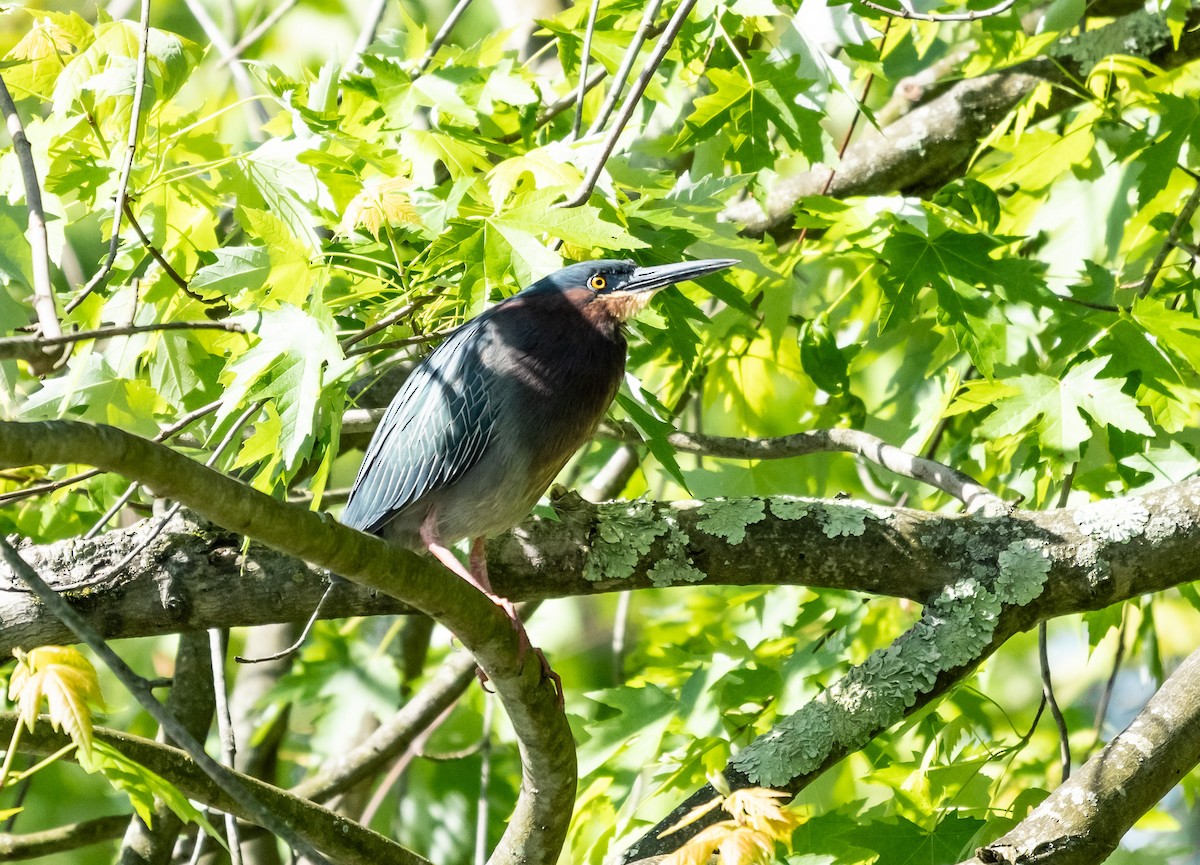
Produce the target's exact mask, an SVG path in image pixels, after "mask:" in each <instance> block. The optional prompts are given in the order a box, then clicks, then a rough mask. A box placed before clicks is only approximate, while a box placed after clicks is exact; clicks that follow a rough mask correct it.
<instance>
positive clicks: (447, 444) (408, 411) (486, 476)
mask: <svg viewBox="0 0 1200 865" xmlns="http://www.w3.org/2000/svg"><path fill="white" fill-rule="evenodd" d="M736 263H737V262H736V261H734V260H733V259H724V258H721V259H709V260H704V261H687V262H681V263H678V264H664V265H657V266H654V267H638V266H637V265H635V264H634V263H633V262H631V261H590V262H583V263H580V264H573V265H571V266H569V267H566V268H563V269H562V270H560V271H558V272H557V273H554V274H551V275H550V276H547V277H545V278H544V279H541V280H538V281H537V282H535V283H534V284H533V285H531V286H529V287H528V288H526V289H524V290H523V291H521V292H519V293H517V294H515V295H513V296H512V297H510V298H507V299H506V300H504V301H501V302H500V303H498V304H496V305H495V306H493V307H492V308H491V309H488V310H487V311H486V312H484V313H483V314H481V315H479V316H477V317H476V318H474V319H472V320H471V321H469V322H467V323H466V324H464V325H463V326H462V327H461V328H459V329H458V330H456V331H455V332H454V333H453V334H451V336H450V337H449V338H448V339H447V340H446V341H445V342H443V343H442V344H441V345H440V346H439V347H438V348H437V349H436V350H434V351H433V353H431V354H430V355H429V356H428V357H427V358H426V359H425V360H424V361H423V362H422V363H421V364H420V365H419V366H417V368H416V369H415V370H414V371H413V372H412V374H411V375H410V376H409V378H408V379H407V380H406V381H405V383H404V385H403V386H402V387H401V388H400V391H399V392H398V393H397V394H396V396H395V398H394V399H393V400H392V402H391V404H390V405H389V406H388V409H387V412H386V414H384V416H383V421H382V422H381V423H380V425H379V428H378V429H377V430H376V431H375V435H374V437H373V438H372V439H371V443H370V445H369V446H368V447H367V454H366V457H365V458H364V459H363V463H362V467H361V468H360V469H359V470H358V477H357V478H356V479H355V481H354V486H353V488H352V489H351V491H350V501H349V503H348V504H347V505H346V510H345V513H344V514H343V516H342V522H343V523H345V524H346V525H348V526H350V527H352V528H355V529H360V530H362V531H365V532H371V533H373V534H377V535H379V536H380V537H382V538H384V539H385V540H388V541H390V542H392V543H395V544H398V545H400V546H403V547H407V548H409V549H413V550H417V551H421V550H428V551H429V552H430V553H432V554H433V555H434V556H435V557H436V558H437V560H438V561H440V562H441V563H442V564H443V565H445V566H446V567H447V568H449V569H450V570H451V571H453V572H454V573H456V574H458V576H460V577H462V578H463V579H464V580H466V581H467V582H468V583H470V584H471V585H473V586H474V587H475V588H477V589H479V590H480V591H482V592H484V593H485V594H487V595H488V597H490V598H491V599H492V600H493V601H495V602H496V603H497V604H498V605H499V606H500V607H501V608H502V609H503V610H504V611H505V613H506V614H507V615H508V616H509V618H510V619H512V621H513V626H514V627H515V628H517V629H518V632H519V634H520V636H521V647H522V652H523V651H524V650H525V648H527V647H528V645H529V643H528V638H527V637H526V636H525V632H524V628H523V627H521V625H520V620H519V619H518V618H517V616H516V612H515V610H514V609H513V606H512V603H511V602H509V601H507V600H505V599H503V598H499V597H497V596H496V595H495V594H494V593H493V592H492V587H491V583H490V582H489V581H488V575H487V564H486V560H485V557H484V548H483V542H484V539H485V537H486V536H488V535H491V534H495V533H498V532H502V531H505V530H507V529H509V528H511V527H512V526H514V525H516V524H517V523H518V522H520V521H521V519H523V518H524V517H525V515H526V514H528V513H529V511H530V509H531V508H532V507H533V505H534V504H535V503H536V502H537V500H538V499H539V498H540V497H541V495H542V493H544V492H545V491H546V488H547V487H548V486H549V485H550V483H551V481H553V480H554V478H555V476H556V475H557V474H558V473H559V471H560V470H561V469H562V467H563V466H564V465H566V463H567V460H569V459H570V458H571V455H572V454H574V453H575V451H576V450H577V449H578V448H579V446H580V445H582V444H583V443H584V442H586V441H587V440H588V439H589V438H590V437H591V435H592V434H593V432H594V431H595V429H596V425H597V424H599V422H600V419H601V418H602V417H603V416H604V412H605V410H606V409H607V408H608V405H609V403H611V402H612V400H613V397H614V396H615V395H616V393H617V388H618V387H619V385H620V383H621V378H622V375H623V374H624V371H625V347H626V345H625V335H624V333H623V332H622V323H623V322H625V321H626V320H627V319H628V318H629V317H630V316H632V315H633V314H634V313H636V312H637V311H638V310H640V309H642V308H643V307H644V306H645V305H646V303H647V302H648V301H649V299H650V296H651V295H652V294H653V293H654V291H655V290H656V289H660V288H663V287H664V286H667V285H672V284H674V283H676V282H682V281H683V280H687V279H695V278H697V277H700V276H704V275H705V274H709V273H713V272H715V271H718V270H723V269H724V268H727V267H729V266H731V265H733V264H736ZM460 538H471V539H472V544H471V552H470V557H469V562H470V568H469V569H468V568H466V567H464V566H463V565H462V563H460V562H459V560H458V559H457V558H456V557H455V555H454V553H453V552H452V551H451V550H450V548H449V547H448V546H447V541H449V542H451V543H453V542H455V541H457V540H458V539H460ZM538 654H539V656H540V654H541V653H540V652H539V653H538ZM541 661H542V664H543V669H544V670H545V672H546V674H547V675H549V676H551V677H552V678H555V680H556V685H557V677H554V675H553V673H552V672H551V671H550V669H549V666H548V665H547V664H546V661H545V658H544V657H542V658H541ZM560 693H561V691H560Z"/></svg>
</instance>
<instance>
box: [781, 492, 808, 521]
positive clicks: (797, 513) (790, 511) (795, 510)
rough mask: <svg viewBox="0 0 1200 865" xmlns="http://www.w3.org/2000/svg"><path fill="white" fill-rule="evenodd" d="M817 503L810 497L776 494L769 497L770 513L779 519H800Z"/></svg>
mask: <svg viewBox="0 0 1200 865" xmlns="http://www.w3.org/2000/svg"><path fill="white" fill-rule="evenodd" d="M816 507H819V505H818V504H817V503H816V502H814V501H812V500H811V499H798V498H795V497H793V496H776V497H775V498H772V499H771V513H773V514H774V515H775V516H777V517H778V518H779V519H781V520H802V519H804V518H805V517H807V516H808V515H809V514H810V513H812V511H813V508H816Z"/></svg>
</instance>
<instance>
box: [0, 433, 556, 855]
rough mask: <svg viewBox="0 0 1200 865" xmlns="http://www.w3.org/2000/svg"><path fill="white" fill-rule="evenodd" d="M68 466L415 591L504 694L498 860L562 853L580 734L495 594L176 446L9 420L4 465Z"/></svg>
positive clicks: (351, 575)
mask: <svg viewBox="0 0 1200 865" xmlns="http://www.w3.org/2000/svg"><path fill="white" fill-rule="evenodd" d="M62 462H83V463H90V464H92V465H95V466H98V467H100V468H104V469H108V470H109V471H115V472H118V473H120V474H123V475H125V476H127V477H129V478H132V479H134V480H137V481H140V482H142V483H144V484H145V485H147V486H149V487H151V488H152V489H154V490H155V492H156V493H157V494H158V495H160V496H164V497H166V498H170V499H174V500H176V501H178V502H182V503H183V504H185V505H186V506H188V507H190V508H192V509H193V510H194V511H196V512H197V513H199V514H201V515H203V516H205V517H206V518H209V519H212V520H214V521H216V522H219V523H220V524H221V525H223V526H225V527H226V528H228V529H230V530H231V531H235V532H238V533H240V534H245V535H249V536H250V537H252V538H257V539H258V540H260V541H263V542H264V543H266V544H269V545H270V546H273V547H275V548H276V549H278V550H280V551H283V552H286V553H288V554H289V555H293V556H296V557H298V558H302V559H304V560H306V561H309V562H312V563H313V564H315V565H319V566H321V567H324V568H328V569H329V570H331V571H333V572H334V573H337V574H340V575H342V576H344V577H346V578H348V579H350V580H353V581H354V582H357V583H360V584H362V585H364V586H367V587H369V588H372V589H375V590H376V591H379V592H383V593H385V594H389V595H392V596H393V597H400V598H403V599H404V600H405V601H407V602H409V603H412V604H413V606H415V607H417V608H418V609H420V610H421V611H422V612H424V613H426V614H427V615H430V616H432V617H433V618H435V619H437V620H438V621H439V622H441V623H442V624H444V625H446V627H448V628H449V629H450V630H451V631H452V632H453V633H454V634H455V635H456V636H457V637H458V638H459V639H460V640H461V641H462V644H463V645H464V646H465V647H466V648H467V650H468V651H470V652H471V654H473V655H474V656H475V658H476V660H477V661H478V662H479V666H480V667H481V668H482V669H483V671H484V672H485V673H486V674H487V675H488V678H489V679H490V681H491V683H492V685H493V686H494V687H495V690H496V693H497V694H499V695H500V698H501V700H502V701H503V703H504V707H505V710H506V711H507V712H508V715H509V718H510V719H511V721H512V724H513V728H514V730H515V731H516V733H517V739H518V744H519V747H520V751H521V759H522V768H523V770H524V771H523V779H522V786H521V794H520V796H519V797H518V800H517V806H516V810H515V811H514V812H513V815H512V817H511V818H510V820H509V824H508V829H507V830H506V831H505V833H504V836H503V837H502V838H501V842H500V845H499V847H497V849H496V851H495V852H494V853H493V856H492V861H493V862H495V863H497V865H499V863H509V862H514V863H515V862H517V861H521V860H525V861H535V862H540V861H550V860H553V859H554V858H555V857H556V856H557V855H558V852H559V850H560V849H561V846H562V843H563V841H564V839H565V837H566V829H567V824H568V822H569V821H570V815H571V810H572V804H573V802H574V796H575V780H576V764H575V748H574V742H573V740H572V738H571V731H570V728H569V727H568V725H567V722H566V717H565V716H564V715H563V713H562V712H561V711H560V710H559V709H558V707H557V705H556V695H555V692H554V689H553V687H550V686H549V683H547V682H543V681H542V676H541V670H540V667H539V665H537V664H524V663H522V662H521V661H520V660H518V659H519V657H520V653H519V646H518V642H517V635H516V633H515V632H514V631H513V629H512V627H511V623H510V622H509V620H508V618H507V617H506V616H505V615H504V614H503V612H502V611H501V610H500V609H499V607H497V606H496V605H495V604H494V603H492V602H491V601H490V600H489V599H488V598H487V597H486V596H485V595H483V593H481V592H479V591H476V590H475V589H473V588H472V587H470V586H468V585H467V584H466V583H465V582H463V581H461V580H457V579H452V578H450V577H448V576H447V575H446V574H445V573H444V572H443V571H442V570H441V569H440V568H438V567H437V566H436V565H434V564H432V563H430V562H428V561H424V560H422V559H420V558H419V557H417V556H416V555H414V554H413V553H411V552H409V551H407V550H401V549H397V548H396V547H393V546H391V545H389V544H387V543H385V542H384V541H382V540H380V539H379V538H376V537H372V536H370V535H365V534H362V533H361V532H357V531H354V530H353V529H348V528H346V527H345V526H343V525H341V524H340V523H338V522H336V521H335V520H333V519H332V518H330V517H329V516H328V515H326V514H317V513H313V512H311V511H309V510H307V509H305V508H303V507H301V506H298V505H291V504H287V503H285V502H280V501H277V500H275V499H272V498H270V497H269V496H266V495H263V494H262V493H259V492H257V491H255V490H253V489H251V488H250V487H248V486H246V485H244V484H242V483H239V482H238V481H235V480H233V479H231V478H227V477H225V476H224V475H222V474H220V473H218V472H215V471H212V470H211V469H207V468H205V467H204V466H201V465H199V464H198V463H196V462H194V461H192V460H190V459H188V458H187V457H184V456H182V455H180V454H177V453H175V452H174V451H172V450H170V449H169V448H166V447H164V446H161V445H157V444H154V443H152V442H149V441H146V440H145V439H141V438H138V437H136V436H133V435H130V434H128V433H125V432H122V431H120V430H117V429H114V428H112V427H105V426H94V427H93V426H88V425H86V424H82V423H75V422H69V421H51V422H44V423H13V422H0V464H3V465H4V466H8V467H13V466H27V465H39V464H41V465H46V464H53V463H62Z"/></svg>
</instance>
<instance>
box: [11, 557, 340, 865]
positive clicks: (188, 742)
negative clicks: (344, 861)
mask: <svg viewBox="0 0 1200 865" xmlns="http://www.w3.org/2000/svg"><path fill="white" fill-rule="evenodd" d="M0 558H3V559H4V561H5V562H6V563H7V564H8V566H9V567H10V568H11V569H12V570H13V571H14V572H15V573H16V574H18V575H19V576H20V577H21V579H22V580H24V581H25V583H26V584H27V585H28V586H29V587H30V588H31V589H33V591H34V593H35V594H36V595H37V596H38V599H39V600H40V601H41V602H42V603H43V604H45V605H46V606H47V607H48V608H49V609H50V610H51V612H53V613H54V615H55V616H57V617H58V618H59V619H60V620H62V621H63V623H65V624H66V625H67V627H69V628H70V629H71V630H72V631H73V632H74V633H75V635H76V636H77V637H78V638H79V639H80V640H81V641H82V642H84V643H86V644H87V646H88V648H89V649H91V650H92V651H93V652H94V653H95V654H96V655H97V656H99V658H100V659H101V660H102V661H104V664H105V666H107V667H108V668H109V669H110V670H111V671H112V672H113V674H114V675H116V677H117V678H118V679H119V680H120V682H121V684H122V685H124V686H125V688H126V690H128V691H129V693H130V694H132V695H133V696H134V698H136V699H137V701H138V703H139V704H140V705H141V707H142V708H143V709H145V710H146V711H147V712H148V713H149V714H150V716H151V717H152V718H154V720H156V721H157V722H158V723H159V726H161V727H162V728H163V729H164V730H166V732H167V735H169V736H170V737H171V738H172V739H174V740H175V741H176V742H178V743H179V745H180V746H181V747H182V748H183V749H184V750H185V751H187V753H188V756H189V757H191V758H192V760H194V761H195V762H196V764H197V765H198V766H199V767H200V768H201V769H202V770H203V771H204V773H205V774H206V775H208V776H209V778H211V779H212V780H213V782H214V783H216V784H217V786H219V787H220V788H221V789H222V790H223V791H224V792H225V793H226V794H227V795H229V796H230V797H231V798H232V799H233V800H234V801H235V802H237V803H238V805H240V806H241V807H242V808H243V809H244V810H245V811H246V812H247V813H248V814H250V815H251V817H250V819H252V820H253V821H254V822H255V823H257V824H258V825H260V826H262V827H263V828H265V829H268V830H269V831H271V832H273V833H275V834H276V835H277V836H278V837H280V838H282V839H284V840H285V841H287V843H289V844H291V845H292V846H293V847H295V848H296V849H297V850H299V851H300V852H302V853H303V854H304V855H306V856H308V857H310V858H312V859H313V860H314V861H316V862H325V861H326V860H325V858H324V857H323V856H321V854H320V853H318V852H317V850H316V848H315V847H314V846H312V844H311V843H310V842H309V841H308V840H307V839H306V838H304V837H303V836H301V835H300V834H298V833H297V831H296V830H295V829H293V828H292V827H291V826H290V825H288V824H287V823H286V822H284V821H283V820H281V819H280V818H279V817H278V816H276V815H275V814H274V813H273V812H272V811H271V810H270V809H269V808H267V807H265V806H264V805H263V803H262V802H260V801H259V800H258V799H257V798H256V797H255V796H254V795H253V794H252V793H250V792H249V791H248V790H247V789H246V788H245V787H244V786H243V785H242V784H241V783H239V782H238V781H237V780H235V779H234V777H233V775H232V773H231V772H230V771H229V770H228V769H226V768H225V767H223V766H222V765H221V764H220V763H218V762H216V761H215V760H213V758H212V757H210V756H208V753H207V752H206V751H205V750H204V746H203V745H202V744H201V743H200V742H198V741H197V740H196V737H195V736H193V735H192V734H191V732H189V731H188V729H187V728H186V727H185V726H183V724H181V723H180V722H179V721H178V720H177V719H176V718H175V716H174V715H172V714H171V713H170V712H169V711H167V709H166V707H165V706H163V704H162V703H160V702H158V700H157V699H155V697H154V693H153V692H152V691H151V690H150V686H149V684H147V682H146V680H145V679H143V678H142V677H141V676H139V675H137V673H135V672H134V671H133V670H132V669H130V667H129V665H127V664H126V663H125V661H124V660H123V659H122V658H121V657H120V656H119V655H118V654H117V653H116V652H114V651H113V650H112V649H111V648H110V647H109V645H108V644H107V643H106V642H105V641H104V639H103V638H102V637H101V636H100V634H98V633H97V632H96V631H95V630H93V629H92V626H91V625H89V624H88V623H87V622H85V621H84V620H83V618H82V617H81V616H80V615H79V614H78V613H76V612H75V610H73V609H72V608H71V605H70V604H68V603H67V602H66V601H64V600H63V599H62V598H60V597H59V596H58V593H57V592H55V591H54V589H52V588H50V586H48V585H47V584H46V582H45V581H44V580H43V579H42V578H41V577H40V576H39V575H38V573H37V572H36V571H35V570H33V568H31V567H30V566H29V565H28V564H26V562H25V560H24V559H22V558H21V556H20V554H19V553H17V551H16V550H15V549H13V547H12V545H11V544H10V543H9V542H8V540H7V539H5V538H3V537H0Z"/></svg>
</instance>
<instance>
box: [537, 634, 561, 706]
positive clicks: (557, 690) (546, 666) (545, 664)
mask: <svg viewBox="0 0 1200 865" xmlns="http://www.w3.org/2000/svg"><path fill="white" fill-rule="evenodd" d="M533 653H534V654H535V655H537V657H538V660H539V661H541V663H542V681H543V682H544V681H546V680H547V679H549V680H550V682H551V684H553V685H554V703H555V705H556V706H558V708H559V711H562V709H563V708H564V707H565V706H566V702H565V701H564V700H563V687H562V676H560V675H558V673H556V672H554V670H553V669H551V668H550V662H549V661H547V660H546V653H545V652H543V651H542V650H541V649H534V650H533Z"/></svg>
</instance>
